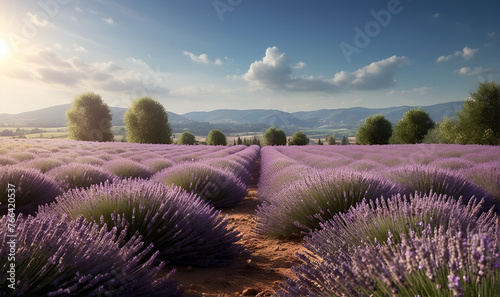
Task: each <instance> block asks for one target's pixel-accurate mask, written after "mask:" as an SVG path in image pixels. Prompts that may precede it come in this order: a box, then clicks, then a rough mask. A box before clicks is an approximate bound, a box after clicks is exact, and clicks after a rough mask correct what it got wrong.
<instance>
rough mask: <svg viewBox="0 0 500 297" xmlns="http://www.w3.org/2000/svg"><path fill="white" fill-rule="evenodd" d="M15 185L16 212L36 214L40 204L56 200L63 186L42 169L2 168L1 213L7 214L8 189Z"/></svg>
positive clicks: (0, 187) (0, 183) (0, 179)
mask: <svg viewBox="0 0 500 297" xmlns="http://www.w3.org/2000/svg"><path fill="white" fill-rule="evenodd" d="M9 184H12V185H14V187H15V190H16V191H15V196H16V200H15V207H16V208H15V209H16V212H22V213H25V214H34V213H35V211H36V210H37V209H38V206H39V205H42V204H46V203H50V202H52V201H54V199H55V198H56V196H58V195H59V194H61V188H60V187H59V186H58V184H57V183H56V182H55V181H54V180H52V179H51V178H49V177H46V176H44V175H43V174H42V172H41V171H40V170H36V169H29V168H22V167H16V166H4V167H1V168H0V193H1V194H0V215H5V214H7V207H8V200H7V197H8V195H7V189H8V188H9Z"/></svg>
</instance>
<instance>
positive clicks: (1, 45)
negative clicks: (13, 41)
mask: <svg viewBox="0 0 500 297" xmlns="http://www.w3.org/2000/svg"><path fill="white" fill-rule="evenodd" d="M9 53H10V47H9V45H8V44H7V42H5V40H3V39H1V38H0V59H3V58H5V57H7V55H9Z"/></svg>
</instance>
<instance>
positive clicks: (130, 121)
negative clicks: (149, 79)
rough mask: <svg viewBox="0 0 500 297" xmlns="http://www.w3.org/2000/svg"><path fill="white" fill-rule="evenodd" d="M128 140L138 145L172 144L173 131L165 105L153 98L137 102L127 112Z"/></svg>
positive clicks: (125, 118) (125, 119)
mask: <svg viewBox="0 0 500 297" xmlns="http://www.w3.org/2000/svg"><path fill="white" fill-rule="evenodd" d="M124 121H125V128H126V129H127V140H128V141H129V142H137V143H156V144H170V143H172V129H171V127H170V124H169V123H168V115H167V112H166V110H165V107H163V105H162V104H161V103H160V102H158V101H156V100H154V99H153V98H151V97H142V98H139V99H137V100H135V101H134V102H133V103H132V106H131V107H130V108H129V109H128V110H127V111H126V112H125V116H124Z"/></svg>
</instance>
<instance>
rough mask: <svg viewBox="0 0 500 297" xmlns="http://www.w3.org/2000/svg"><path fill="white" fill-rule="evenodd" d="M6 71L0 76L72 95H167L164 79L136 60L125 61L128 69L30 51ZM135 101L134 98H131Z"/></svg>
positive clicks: (48, 51) (41, 51) (51, 53)
mask: <svg viewBox="0 0 500 297" xmlns="http://www.w3.org/2000/svg"><path fill="white" fill-rule="evenodd" d="M19 59H20V61H22V63H19V62H16V63H13V64H12V67H10V68H9V69H8V71H3V69H0V76H4V77H7V78H12V79H18V80H24V81H29V83H30V84H33V83H39V84H42V85H44V86H47V85H48V86H51V87H54V88H58V87H59V88H62V89H64V90H66V91H67V90H68V89H67V88H68V87H73V88H74V89H75V91H80V90H82V89H84V90H85V89H90V90H94V91H96V92H112V93H116V94H121V96H122V97H123V94H125V95H131V94H134V96H135V95H136V93H137V94H140V95H144V93H147V94H162V95H164V94H168V93H169V89H168V88H166V87H165V86H164V85H163V84H164V82H165V80H166V77H167V75H166V74H165V73H163V72H161V71H159V69H157V70H153V69H151V67H149V65H147V64H146V63H145V62H144V61H142V60H140V59H134V58H129V60H128V62H132V63H131V64H130V65H128V66H129V67H128V68H124V67H121V66H120V65H118V64H116V63H115V62H113V61H101V62H93V63H89V62H87V61H84V60H82V59H81V58H79V57H71V58H66V57H63V56H61V55H60V54H58V53H57V52H56V51H55V50H54V49H50V48H45V49H33V50H31V51H29V52H25V53H23V55H22V56H19ZM135 97H137V96H135Z"/></svg>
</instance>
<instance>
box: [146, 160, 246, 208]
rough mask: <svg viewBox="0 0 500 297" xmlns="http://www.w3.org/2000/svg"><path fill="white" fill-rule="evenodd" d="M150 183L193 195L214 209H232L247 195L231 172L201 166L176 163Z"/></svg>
mask: <svg viewBox="0 0 500 297" xmlns="http://www.w3.org/2000/svg"><path fill="white" fill-rule="evenodd" d="M151 179H152V180H154V181H158V182H161V183H163V184H165V185H167V186H171V185H175V186H178V187H181V188H183V189H185V190H186V191H188V192H191V193H195V194H197V195H198V196H200V198H201V199H203V200H204V201H207V202H209V203H210V204H212V205H213V206H214V207H215V208H227V207H233V206H235V205H237V204H238V203H240V201H241V200H243V198H245V196H246V194H247V189H246V186H245V185H244V184H243V183H242V182H241V180H240V179H239V178H238V177H236V176H235V175H234V174H233V173H232V172H228V171H225V170H222V169H218V168H214V167H212V166H209V165H207V164H205V163H203V162H188V163H180V164H177V165H175V166H172V167H170V168H167V169H165V170H162V171H160V172H158V173H157V174H155V175H154V176H153V177H152V178H151Z"/></svg>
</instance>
